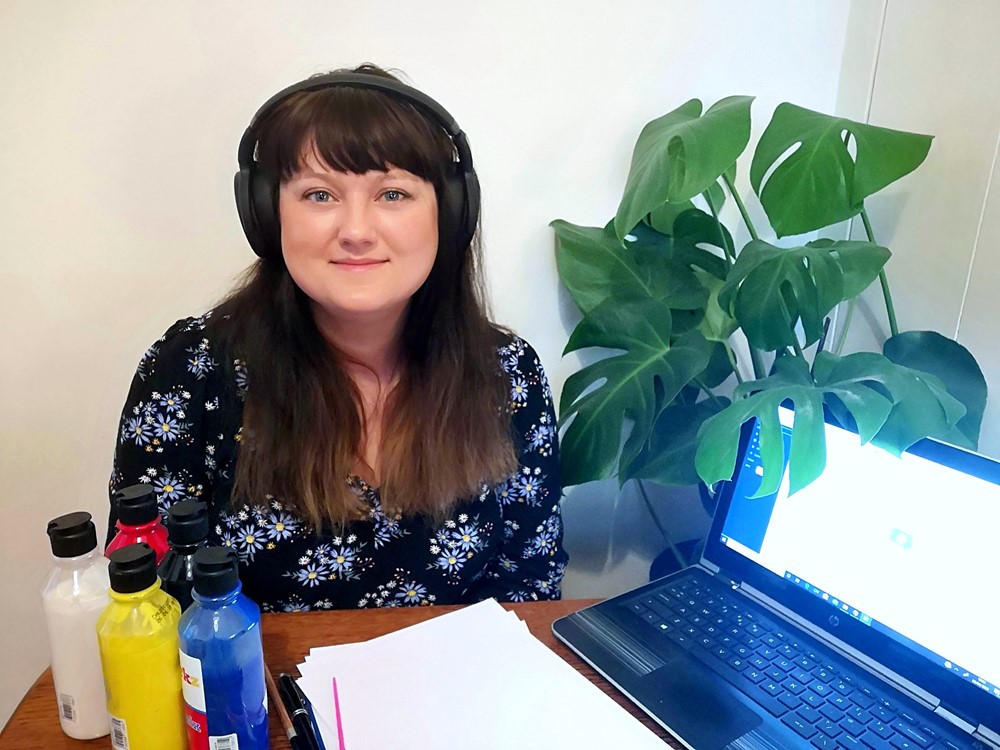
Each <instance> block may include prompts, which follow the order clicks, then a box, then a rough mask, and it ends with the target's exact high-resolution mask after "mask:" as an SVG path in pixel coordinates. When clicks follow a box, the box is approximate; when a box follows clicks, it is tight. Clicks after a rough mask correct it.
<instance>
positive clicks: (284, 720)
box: [264, 664, 308, 750]
mask: <svg viewBox="0 0 1000 750" xmlns="http://www.w3.org/2000/svg"><path fill="white" fill-rule="evenodd" d="M264 678H265V680H266V682H267V692H268V694H269V695H270V696H271V703H273V704H274V710H275V712H276V713H277V714H278V718H279V719H280V720H281V726H282V727H283V728H284V730H285V736H287V737H288V744H289V745H291V747H292V750H308V746H307V745H306V744H305V743H306V740H305V739H304V738H303V737H302V736H300V735H299V733H298V732H297V731H295V726H294V725H293V724H292V719H291V717H290V716H289V715H288V708H287V707H286V706H285V699H284V698H283V697H282V695H281V692H280V691H279V690H278V686H277V685H275V684H274V678H273V677H271V670H270V669H268V668H267V665H266V664H265V665H264Z"/></svg>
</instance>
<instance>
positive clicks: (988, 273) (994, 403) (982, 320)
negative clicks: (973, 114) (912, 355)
mask: <svg viewBox="0 0 1000 750" xmlns="http://www.w3.org/2000/svg"><path fill="white" fill-rule="evenodd" d="M995 144H996V145H995V146H994V148H995V149H998V150H1000V132H998V133H997V138H996V141H995ZM998 156H1000V154H998V153H997V151H996V150H995V151H994V157H993V158H994V160H993V174H992V178H991V180H990V183H989V184H990V189H989V193H988V195H987V196H986V198H985V200H984V201H983V205H982V210H983V215H982V222H981V225H980V227H979V233H978V236H977V238H976V245H975V250H976V252H975V258H974V260H973V263H972V273H971V275H970V279H969V291H968V293H967V294H966V297H965V308H964V309H963V310H962V321H961V325H960V327H959V330H958V338H959V341H961V342H962V343H963V344H964V345H965V346H967V347H968V348H969V349H970V350H971V351H972V352H973V353H974V354H975V355H976V359H977V360H978V361H979V366H980V367H982V368H983V373H984V374H985V375H986V383H987V386H988V387H989V392H990V396H989V400H988V401H987V402H986V415H985V417H984V418H983V429H982V432H981V433H980V435H979V451H980V453H985V454H987V455H990V456H994V457H996V458H1000V334H998V330H997V329H998V327H997V317H998V315H1000V294H998V292H1000V158H998Z"/></svg>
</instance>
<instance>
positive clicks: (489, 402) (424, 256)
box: [109, 65, 566, 611]
mask: <svg viewBox="0 0 1000 750" xmlns="http://www.w3.org/2000/svg"><path fill="white" fill-rule="evenodd" d="M240 166H241V171H240V172H239V173H238V174H237V178H236V183H237V184H236V187H237V203H238V208H239V211H240V218H241V221H242V222H243V226H244V230H245V231H246V233H247V237H248V239H249V240H250V242H251V245H252V247H253V248H254V250H255V251H256V252H257V253H258V255H260V256H261V258H260V259H259V260H258V261H257V263H256V264H255V265H254V266H252V267H251V268H250V270H249V271H248V273H247V276H246V279H245V281H244V283H243V284H242V285H240V286H239V287H238V288H237V289H236V290H235V291H234V292H233V293H232V294H231V295H230V296H229V297H228V298H227V299H226V300H225V301H224V302H223V303H222V304H221V305H220V306H219V307H218V308H216V309H215V310H213V311H211V312H210V313H208V314H206V315H204V316H202V317H199V318H188V319H185V320H181V321H178V322H177V323H176V324H174V325H173V326H172V327H171V328H170V329H169V330H168V331H167V332H166V334H165V335H164V336H163V338H161V339H160V340H159V341H158V342H157V343H155V344H154V345H153V346H152V347H151V348H150V349H149V351H147V352H146V354H145V356H144V357H143V358H142V361H141V362H140V363H139V367H138V370H137V372H136V376H135V378H134V380H133V383H132V388H131V391H130V393H129V396H128V400H127V403H126V405H125V409H124V411H123V415H122V425H121V431H120V436H119V443H118V447H117V450H116V453H115V465H114V471H113V474H112V477H111V483H110V484H111V491H112V496H113V495H114V492H115V491H117V490H119V489H121V488H122V487H124V486H127V485H131V484H135V483H136V482H149V483H152V485H153V487H154V489H155V490H156V493H157V495H158V497H159V500H160V504H161V508H162V509H163V510H164V511H165V510H166V508H168V507H169V506H170V505H171V504H172V503H174V502H177V501H179V500H181V499H188V498H197V499H200V500H203V501H205V502H207V503H208V505H209V508H210V512H211V514H212V516H213V519H214V523H213V526H214V538H213V539H211V540H210V541H211V542H213V543H217V544H224V545H227V546H231V547H233V548H235V549H236V550H237V551H238V552H239V554H240V559H241V561H242V569H241V578H242V580H243V584H244V591H245V592H246V593H247V594H248V595H249V596H250V597H252V598H253V599H255V600H256V601H257V602H258V603H259V604H260V605H261V606H262V608H263V609H264V610H265V611H282V610H286V611H288V610H300V609H310V608H344V607H369V606H398V605H417V604H433V603H437V604H445V603H462V602H473V601H478V600H480V599H484V598H487V597H491V596H492V597H496V598H497V599H500V600H507V601H518V600H526V599H551V598H558V597H559V595H560V594H559V583H560V581H561V579H562V576H563V570H564V568H565V564H566V554H565V552H564V551H563V549H562V524H561V518H560V514H559V504H558V503H559V498H560V486H559V480H558V445H557V436H556V431H555V417H554V414H553V409H552V396H551V393H550V391H549V388H548V385H547V383H546V380H545V375H544V373H543V371H542V368H541V365H540V363H539V361H538V357H537V355H536V354H535V352H534V351H533V350H532V349H531V347H530V346H529V345H528V344H527V343H526V342H524V341H523V340H521V339H518V338H516V337H515V336H513V335H511V334H510V333H508V332H506V331H503V330H501V329H499V328H497V327H495V326H493V325H492V324H491V323H490V322H489V321H488V319H487V318H486V316H485V313H484V309H483V308H484V306H483V302H482V298H481V289H482V285H481V273H480V266H479V243H478V237H477V236H476V231H475V230H476V227H477V221H478V182H477V181H476V178H475V172H474V171H473V170H472V163H471V155H470V154H469V152H468V146H467V144H466V142H465V136H464V134H463V133H462V132H461V131H460V130H459V129H458V127H457V125H455V123H454V121H453V120H452V119H451V118H450V116H449V115H448V114H447V112H445V111H444V110H443V109H441V108H440V105H437V104H436V103H435V102H433V101H432V100H430V99H429V98H427V97H425V96H424V95H423V94H420V92H417V91H415V90H413V89H410V88H408V87H406V86H404V85H402V84H401V83H399V82H398V81H397V80H396V79H395V78H393V77H392V76H390V75H389V74H388V73H386V72H384V71H382V70H381V69H379V68H376V67H375V66H370V65H365V66H361V67H360V68H358V69H356V70H354V71H338V72H336V73H334V74H331V75H329V76H321V77H317V78H314V79H309V80H307V81H304V82H301V83H300V84H296V85H295V86H292V87H289V89H286V90H284V91H282V92H280V93H279V94H278V95H276V96H275V97H273V98H272V99H271V100H269V101H268V102H267V103H266V104H265V105H264V106H263V107H262V108H261V110H260V111H259V112H258V114H257V115H256V116H255V118H254V120H253V122H252V123H251V126H250V128H248V130H247V133H246V134H245V135H244V138H243V142H242V143H241V145H240ZM115 520H116V515H115V509H114V507H113V504H112V511H111V521H112V523H111V524H110V525H109V529H113V522H114V521H115Z"/></svg>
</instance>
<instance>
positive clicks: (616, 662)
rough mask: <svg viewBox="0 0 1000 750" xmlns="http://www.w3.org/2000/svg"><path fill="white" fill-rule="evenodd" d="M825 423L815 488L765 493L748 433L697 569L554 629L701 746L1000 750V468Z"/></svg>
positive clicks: (940, 447) (970, 456) (754, 437)
mask: <svg viewBox="0 0 1000 750" xmlns="http://www.w3.org/2000/svg"><path fill="white" fill-rule="evenodd" d="M779 417H780V421H781V424H782V434H783V437H784V440H785V455H786V456H787V455H788V445H789V440H790V436H791V428H792V424H793V421H794V414H793V412H792V411H791V410H789V409H786V408H784V407H782V408H781V409H780V414H779ZM825 431H826V443H827V465H826V470H825V471H824V472H823V474H822V476H821V477H820V478H819V479H818V480H817V481H816V482H814V483H813V484H811V485H809V486H808V487H806V488H805V489H803V490H801V491H799V492H797V493H796V494H794V495H792V496H789V495H788V477H787V471H786V473H785V477H784V479H783V480H782V485H781V487H780V489H779V490H778V492H777V493H776V494H774V495H769V496H763V497H754V495H756V493H757V491H758V489H759V487H760V483H761V477H762V475H763V468H762V465H761V455H760V450H759V446H760V443H759V440H760V430H759V425H757V424H756V423H749V424H748V425H747V426H745V428H744V433H743V439H742V440H741V443H740V449H739V453H738V455H737V469H736V472H735V475H734V477H733V479H732V480H731V481H730V482H727V483H725V485H724V486H723V488H722V489H721V491H720V493H719V502H718V506H717V510H716V513H715V516H714V518H713V522H712V527H711V531H710V532H709V537H708V540H707V542H706V545H705V551H704V553H703V556H702V558H701V561H700V562H699V563H698V564H697V565H694V566H692V567H690V568H688V569H686V570H683V571H681V572H679V573H676V574H674V575H671V576H668V577H666V578H661V579H658V580H656V581H653V582H651V583H649V584H647V585H644V586H642V587H640V588H638V589H635V590H633V591H629V592H627V593H624V594H622V595H620V596H616V597H614V598H612V599H609V600H607V601H604V602H602V603H600V604H597V605H595V606H593V607H589V608H587V609H584V610H581V611H579V612H576V613H574V614H572V615H569V616H568V617H564V618H562V619H560V620H557V621H556V622H555V623H553V626H552V630H553V632H554V633H555V635H556V637H557V638H559V639H560V640H561V641H562V642H564V643H565V644H566V645H567V646H569V648H571V649H572V650H573V651H575V652H576V653H577V654H579V655H580V657H581V658H583V659H584V660H585V661H587V662H588V663H589V664H591V665H592V666H593V667H594V669H596V670H597V671H598V672H599V673H600V674H602V675H603V676H604V677H605V678H607V679H608V680H609V681H610V682H611V683H612V684H614V685H615V686H616V687H617V688H618V689H619V690H621V691H622V692H623V693H625V694H626V695H627V696H628V697H629V698H630V699H631V700H633V701H634V702H635V703H636V704H637V705H638V706H639V707H640V708H642V710H643V711H645V712H646V713H647V714H649V716H651V717H652V718H653V719H654V720H655V721H656V722H657V723H658V724H660V725H661V726H663V727H664V728H665V729H666V730H667V731H669V732H670V733H671V734H673V735H674V736H676V737H677V738H678V739H679V740H680V741H681V743H682V744H683V745H684V746H685V747H689V748H693V749H694V750H721V749H722V748H725V749H726V750H781V749H784V748H820V750H823V749H825V748H837V750H842V749H843V748H858V749H859V750H881V749H883V748H884V749H885V750H911V749H912V750H927V749H928V748H932V749H933V750H965V749H966V748H975V749H976V750H984V749H985V748H1000V554H998V551H997V550H998V546H994V545H997V544H998V542H1000V463H998V462H997V461H993V460H991V459H988V458H985V457H983V456H979V455H977V454H974V453H970V452H967V451H964V450H961V449H959V448H955V447H952V446H948V445H944V444H942V443H937V442H934V441H930V440H924V441H921V442H920V443H918V444H917V445H915V446H914V447H913V448H911V449H910V450H909V451H907V452H906V453H904V454H903V455H902V457H896V456H893V455H891V454H890V453H888V452H886V451H883V450H881V449H879V448H876V447H875V446H872V445H865V446H863V445H861V444H860V440H859V438H858V436H857V435H856V434H854V433H852V432H850V431H847V430H844V429H841V428H840V427H837V426H835V425H833V424H829V423H828V424H827V425H826V427H825ZM786 469H787V466H786Z"/></svg>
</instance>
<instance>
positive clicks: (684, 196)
mask: <svg viewBox="0 0 1000 750" xmlns="http://www.w3.org/2000/svg"><path fill="white" fill-rule="evenodd" d="M752 101H753V97H749V96H730V97H727V98H725V99H722V100H720V101H718V102H716V103H715V104H713V105H712V106H711V107H710V108H709V109H708V111H707V112H705V114H704V115H702V104H701V101H699V100H698V99H692V100H691V101H689V102H687V103H685V104H682V105H681V106H680V107H678V108H677V109H675V110H674V111H673V112H669V113H667V114H665V115H664V116H663V117H660V118H658V119H656V120H653V121H652V122H650V123H649V124H648V125H646V127H644V128H643V129H642V132H641V133H640V134H639V139H638V140H637V141H636V144H635V150H634V151H633V152H632V165H631V167H630V169H629V175H628V180H627V182H626V184H625V194H624V195H623V196H622V201H621V204H620V205H619V206H618V213H617V214H616V215H615V220H614V226H615V234H617V236H618V237H620V238H622V237H624V236H625V235H626V234H628V232H630V231H631V230H632V227H634V226H635V225H636V224H638V223H639V222H640V221H641V220H642V218H643V217H644V216H646V215H647V214H648V213H650V212H651V211H653V210H654V209H657V208H659V207H660V206H662V205H663V204H664V203H667V202H669V203H683V202H684V201H689V200H690V199H691V198H693V197H694V196H696V195H698V194H700V193H703V192H705V191H707V190H709V189H710V188H712V186H713V185H715V182H716V180H718V179H719V177H720V176H721V175H722V174H723V173H725V172H726V171H727V170H731V169H732V168H733V165H734V164H735V163H736V159H737V158H738V157H739V155H740V154H742V153H743V150H744V149H745V148H746V146H747V143H748V142H749V141H750V104H751V102H752Z"/></svg>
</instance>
